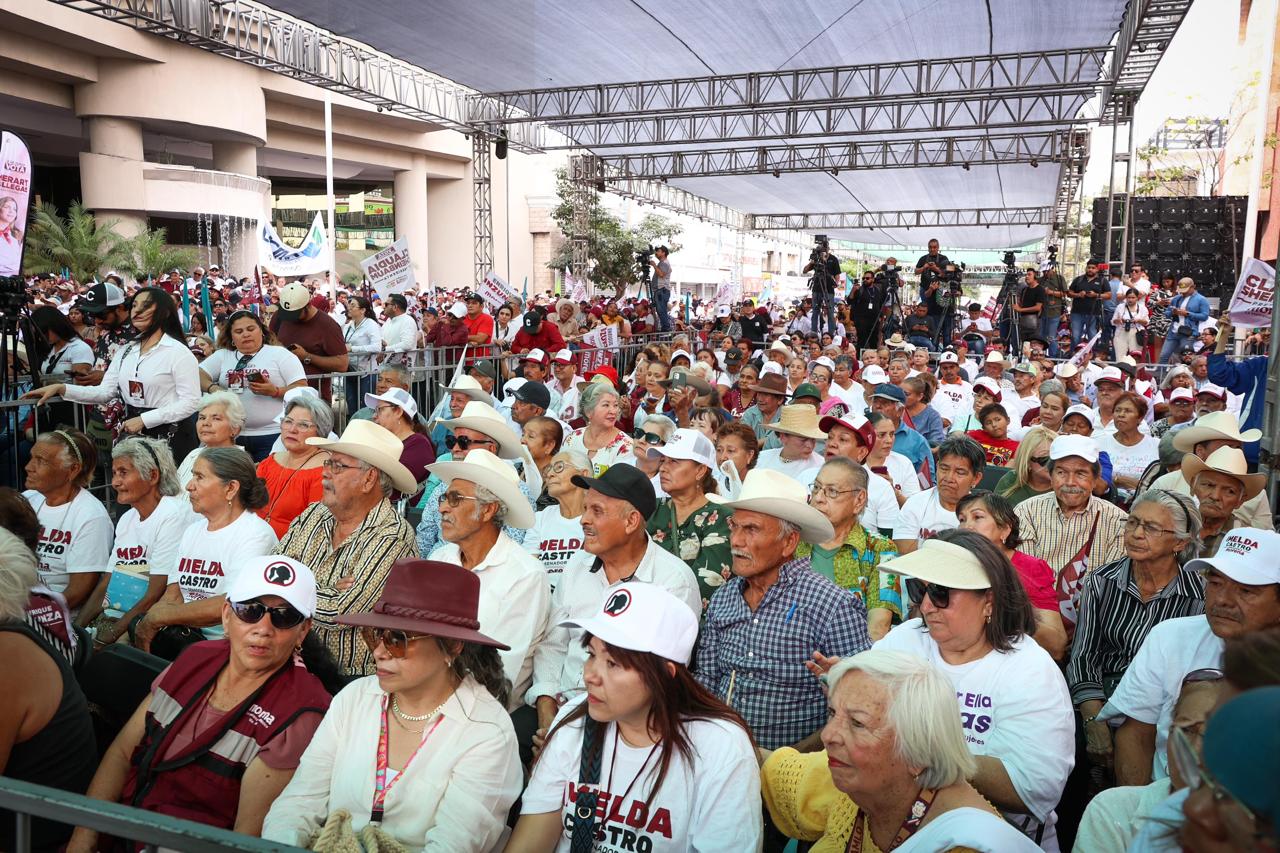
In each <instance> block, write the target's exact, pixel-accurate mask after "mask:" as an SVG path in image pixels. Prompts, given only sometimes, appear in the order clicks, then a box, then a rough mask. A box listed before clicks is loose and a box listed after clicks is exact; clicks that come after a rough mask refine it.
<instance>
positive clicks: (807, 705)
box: [695, 558, 871, 749]
mask: <svg viewBox="0 0 1280 853" xmlns="http://www.w3.org/2000/svg"><path fill="white" fill-rule="evenodd" d="M746 583H747V582H746V580H745V579H743V578H740V577H735V578H733V579H731V580H729V581H726V582H725V584H724V585H723V586H721V587H720V589H718V590H717V591H716V594H715V595H713V596H712V597H711V603H710V604H709V605H708V606H707V612H706V616H705V617H704V618H703V622H702V635H701V637H700V638H699V639H698V654H697V671H696V672H695V675H696V677H697V679H698V681H700V682H702V685H703V686H704V687H706V688H707V689H708V690H710V691H711V692H713V693H715V694H716V695H717V696H719V697H720V698H721V699H724V701H725V702H726V703H727V704H729V705H731V706H732V707H733V708H734V709H735V710H736V711H737V712H738V713H740V714H742V716H743V718H744V719H745V720H746V721H747V724H748V725H749V726H751V731H752V733H753V734H754V735H755V738H756V741H757V743H759V744H760V746H762V747H764V748H765V749H777V748H778V747H781V746H790V745H791V744H794V743H797V742H798V741H801V740H804V739H805V738H807V737H808V736H809V735H811V734H813V733H814V732H816V731H818V730H819V729H821V728H822V726H823V724H824V723H825V722H826V718H827V699H826V696H825V694H824V693H823V692H822V685H821V684H820V683H819V681H818V679H816V678H814V677H813V675H811V674H810V673H809V670H808V669H806V668H805V665H804V664H805V661H807V660H809V659H810V656H811V655H812V654H813V652H814V651H815V650H817V651H820V652H822V653H823V654H824V655H828V656H837V657H844V656H846V655H852V654H857V653H858V652H861V651H864V650H866V649H868V648H870V647H871V637H870V635H868V634H867V609H866V607H865V606H864V605H863V603H862V602H861V601H860V600H859V599H858V597H857V596H855V595H853V594H851V593H850V592H849V591H847V590H843V589H841V588H840V587H838V586H836V585H835V584H834V583H833V582H831V581H829V580H827V579H826V578H825V577H823V576H822V575H820V574H818V573H817V572H815V571H814V570H813V569H812V568H811V567H810V565H809V560H808V559H807V558H803V559H792V560H789V561H787V562H786V563H783V564H782V568H781V569H779V571H778V579H777V580H776V581H775V582H774V584H773V586H771V587H769V589H768V590H766V591H765V594H764V598H763V599H761V601H760V604H759V605H757V607H756V609H755V610H754V611H752V610H751V608H750V607H748V606H747V602H746V599H745V598H743V595H742V593H743V590H744V589H745V588H746Z"/></svg>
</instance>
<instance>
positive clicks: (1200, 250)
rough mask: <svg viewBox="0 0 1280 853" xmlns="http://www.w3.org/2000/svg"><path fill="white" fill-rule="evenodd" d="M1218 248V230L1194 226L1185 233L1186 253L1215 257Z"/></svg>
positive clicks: (1205, 226) (1207, 226) (1210, 227)
mask: <svg viewBox="0 0 1280 853" xmlns="http://www.w3.org/2000/svg"><path fill="white" fill-rule="evenodd" d="M1220 246H1221V240H1220V239H1219V237H1218V229H1217V228H1214V227H1213V226H1211V225H1195V226H1192V228H1191V229H1190V231H1189V232H1188V233H1187V251H1188V252H1190V253H1191V254H1193V255H1216V254H1218V251H1219V247H1220Z"/></svg>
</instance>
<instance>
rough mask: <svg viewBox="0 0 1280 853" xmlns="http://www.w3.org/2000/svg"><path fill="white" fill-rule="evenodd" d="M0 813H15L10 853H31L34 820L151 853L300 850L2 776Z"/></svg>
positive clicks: (292, 852) (281, 852) (297, 852)
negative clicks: (79, 829)
mask: <svg viewBox="0 0 1280 853" xmlns="http://www.w3.org/2000/svg"><path fill="white" fill-rule="evenodd" d="M0 809H5V810H8V811H10V812H13V814H14V821H15V827H16V830H17V832H16V834H15V836H14V841H15V844H14V847H13V853H30V851H31V849H32V838H31V819H32V818H33V817H38V818H44V819H47V820H52V821H56V822H58V823H64V824H69V825H71V826H82V827H84V828H86V829H92V830H94V831H96V832H100V833H106V834H108V835H113V836H115V837H117V838H124V839H128V840H130V841H136V842H138V843H139V844H141V845H142V847H143V849H144V850H146V851H149V853H154V851H157V850H160V849H167V850H181V851H183V853H231V851H242V853H301V848H298V847H293V846H291V845H288V844H278V843H276V842H274V841H264V840H263V839H261V838H255V837H253V836H250V835H241V834H240V833H238V832H231V831H230V830H226V829H218V828H217V827H212V826H208V825H207V824H203V823H195V822H193V821H189V820H182V819H181V818H176V817H170V816H169V815H164V814H159V813H157V812H151V811H146V810H144V809H136V808H133V807H132V806H125V805H121V804H119V803H107V802H103V801H102V800H94V799H90V798H89V797H85V796H82V795H80V794H72V793H70V792H67V791H62V790H59V789H57V788H47V787H45V786H44V785H33V784H32V783H30V782H21V781H18V780H17V779H6V778H4V777H0Z"/></svg>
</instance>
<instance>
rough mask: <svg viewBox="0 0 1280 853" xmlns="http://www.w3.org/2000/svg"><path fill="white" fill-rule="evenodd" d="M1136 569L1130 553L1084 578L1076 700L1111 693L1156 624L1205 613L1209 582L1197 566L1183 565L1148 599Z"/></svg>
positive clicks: (1074, 666) (1073, 676)
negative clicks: (1206, 583) (1140, 589)
mask: <svg viewBox="0 0 1280 853" xmlns="http://www.w3.org/2000/svg"><path fill="white" fill-rule="evenodd" d="M1131 569H1132V564H1131V561H1130V560H1129V558H1128V557H1125V558H1123V559H1121V560H1117V561H1116V562H1114V563H1111V564H1109V565H1106V566H1102V567H1101V568H1099V569H1096V570H1094V571H1092V572H1090V573H1089V574H1088V575H1087V576H1086V577H1085V579H1084V587H1083V588H1082V589H1081V591H1080V606H1079V614H1080V616H1079V620H1078V621H1077V622H1076V636H1075V642H1074V643H1073V645H1072V647H1071V662H1070V663H1068V664H1067V684H1068V685H1069V686H1070V688H1071V701H1072V703H1073V704H1076V705H1079V704H1080V703H1081V702H1086V701H1088V700H1090V699H1099V700H1103V699H1106V698H1107V696H1106V694H1108V693H1109V692H1110V690H1111V689H1114V688H1115V685H1116V684H1118V683H1119V681H1120V676H1121V675H1123V674H1124V671H1125V670H1126V669H1128V667H1129V663H1130V662H1131V661H1132V660H1133V657H1134V655H1136V654H1137V653H1138V648H1139V647H1140V646H1141V645H1142V641H1143V640H1145V639H1146V638H1147V634H1148V633H1150V632H1151V629H1152V628H1154V627H1155V626H1156V625H1158V624H1159V623H1161V622H1163V621H1164V620H1166V619H1176V618H1177V617H1179V616H1198V615H1199V614H1201V613H1204V584H1203V582H1202V581H1201V580H1200V576H1199V575H1198V574H1197V573H1196V572H1191V571H1187V570H1186V569H1184V568H1180V569H1179V570H1178V574H1177V575H1176V576H1174V578H1173V579H1172V580H1170V581H1169V583H1167V584H1165V586H1164V589H1162V590H1160V591H1159V592H1158V593H1156V594H1155V595H1154V596H1152V597H1151V598H1149V599H1147V600H1146V601H1143V600H1142V596H1141V595H1140V594H1139V592H1138V583H1137V581H1135V580H1134V579H1133V572H1132V570H1131ZM1104 685H1105V686H1104Z"/></svg>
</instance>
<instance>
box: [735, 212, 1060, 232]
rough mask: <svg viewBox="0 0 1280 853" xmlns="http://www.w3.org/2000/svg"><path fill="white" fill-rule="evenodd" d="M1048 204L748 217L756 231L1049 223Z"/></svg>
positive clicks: (974, 226)
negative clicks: (1038, 205) (1037, 205)
mask: <svg viewBox="0 0 1280 853" xmlns="http://www.w3.org/2000/svg"><path fill="white" fill-rule="evenodd" d="M1052 221H1053V209H1052V208H1049V207H997V208H969V209H959V208H957V209H951V210H892V211H890V210H886V211H870V210H864V211H854V212H851V213H756V214H753V215H751V216H748V217H747V227H748V228H751V229H752V230H755V231H775V230H795V231H838V230H859V231H860V230H875V229H888V228H938V227H973V228H990V227H992V226H993V225H994V226H1014V227H1018V226H1024V227H1029V226H1036V225H1049V224H1051V223H1052Z"/></svg>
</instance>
